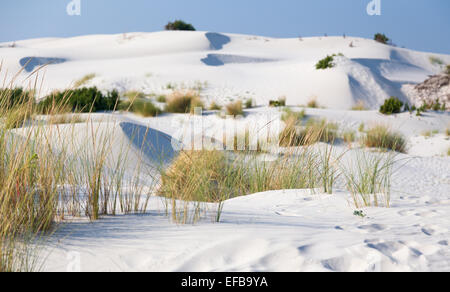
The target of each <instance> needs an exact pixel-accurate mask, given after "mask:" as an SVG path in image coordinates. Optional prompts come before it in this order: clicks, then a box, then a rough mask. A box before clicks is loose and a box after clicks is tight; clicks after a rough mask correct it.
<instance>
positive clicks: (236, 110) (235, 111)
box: [225, 100, 244, 117]
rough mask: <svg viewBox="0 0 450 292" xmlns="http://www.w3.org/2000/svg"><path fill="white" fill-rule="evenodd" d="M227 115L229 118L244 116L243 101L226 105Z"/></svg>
mask: <svg viewBox="0 0 450 292" xmlns="http://www.w3.org/2000/svg"><path fill="white" fill-rule="evenodd" d="M225 109H226V114H227V115H228V116H233V117H236V116H242V115H243V114H244V110H243V108H242V101H240V100H238V101H236V102H232V103H229V104H227V105H226V107H225Z"/></svg>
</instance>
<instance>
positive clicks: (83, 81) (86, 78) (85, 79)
mask: <svg viewBox="0 0 450 292" xmlns="http://www.w3.org/2000/svg"><path fill="white" fill-rule="evenodd" d="M96 76H97V75H96V74H94V73H91V74H87V75H85V76H83V77H82V78H81V79H79V80H77V81H75V83H74V84H73V87H74V88H78V87H81V86H83V85H85V84H87V83H88V82H89V81H91V80H92V79H94V78H95V77H96Z"/></svg>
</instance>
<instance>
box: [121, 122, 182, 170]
mask: <svg viewBox="0 0 450 292" xmlns="http://www.w3.org/2000/svg"><path fill="white" fill-rule="evenodd" d="M120 127H121V128H122V131H123V132H124V134H125V135H126V136H127V138H128V139H130V141H131V143H132V144H133V145H134V146H135V147H136V148H137V149H140V150H141V151H142V153H143V154H144V155H145V156H146V157H147V158H148V159H150V160H151V161H152V162H155V163H158V164H166V163H170V162H171V161H172V159H173V158H174V157H175V155H176V150H175V149H174V147H173V146H172V141H173V138H172V137H171V136H169V135H167V134H165V133H163V132H160V131H158V130H155V129H152V128H149V127H145V126H141V125H137V124H134V123H128V122H122V123H120ZM174 142H175V143H178V142H177V141H174Z"/></svg>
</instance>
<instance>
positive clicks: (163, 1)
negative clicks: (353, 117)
mask: <svg viewBox="0 0 450 292" xmlns="http://www.w3.org/2000/svg"><path fill="white" fill-rule="evenodd" d="M370 1H371V0H222V1H219V0H128V1H126V0H81V16H69V15H67V13H66V6H67V4H69V2H71V0H1V1H0V42H6V41H13V40H21V39H27V38H37V37H68V36H76V35H84V34H101V33H123V32H131V31H159V30H162V29H163V27H164V25H165V24H166V23H167V22H168V21H169V20H175V19H183V20H185V21H187V22H191V23H192V24H193V25H194V26H195V27H196V28H197V30H204V31H216V32H230V33H244V34H257V35H264V36H272V37H298V36H299V35H301V36H304V37H306V36H317V35H324V34H325V33H326V34H328V35H342V34H343V33H345V34H347V35H351V36H360V37H366V38H372V37H373V35H374V34H375V33H376V32H382V33H385V34H386V35H388V36H389V37H390V38H391V39H392V40H393V42H394V43H395V44H397V45H398V46H405V47H407V48H411V49H416V50H421V51H432V52H437V53H438V52H439V53H447V54H450V16H449V15H450V0H381V4H382V6H381V9H382V10H381V12H382V15H381V16H369V15H368V14H367V12H366V6H367V4H368V3H369V2H370Z"/></svg>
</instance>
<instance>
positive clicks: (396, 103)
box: [380, 96, 403, 115]
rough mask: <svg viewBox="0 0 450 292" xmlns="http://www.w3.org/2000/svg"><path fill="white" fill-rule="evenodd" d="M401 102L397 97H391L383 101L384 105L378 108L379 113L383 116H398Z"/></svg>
mask: <svg viewBox="0 0 450 292" xmlns="http://www.w3.org/2000/svg"><path fill="white" fill-rule="evenodd" d="M402 107H403V102H402V101H401V100H399V99H398V98H397V97H395V96H392V97H391V98H389V99H386V100H385V101H384V104H383V105H382V106H381V107H380V113H382V114H384V115H392V114H398V113H400V112H401V110H402Z"/></svg>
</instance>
